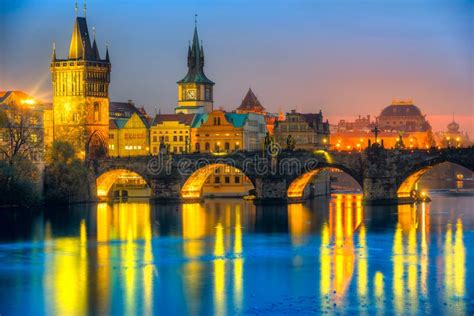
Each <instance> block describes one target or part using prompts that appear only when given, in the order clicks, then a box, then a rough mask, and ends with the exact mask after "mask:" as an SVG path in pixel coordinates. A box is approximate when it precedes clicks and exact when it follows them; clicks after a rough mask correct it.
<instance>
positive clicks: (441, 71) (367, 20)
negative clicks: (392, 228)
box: [0, 0, 474, 137]
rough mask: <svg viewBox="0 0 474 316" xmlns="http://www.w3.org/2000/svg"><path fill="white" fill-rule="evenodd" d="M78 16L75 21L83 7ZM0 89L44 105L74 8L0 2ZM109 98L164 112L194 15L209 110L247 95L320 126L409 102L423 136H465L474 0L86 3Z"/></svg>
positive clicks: (473, 82) (171, 102)
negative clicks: (425, 123)
mask: <svg viewBox="0 0 474 316" xmlns="http://www.w3.org/2000/svg"><path fill="white" fill-rule="evenodd" d="M78 3H79V8H80V10H79V15H83V10H82V6H83V1H82V0H80V1H78ZM0 4H1V8H2V9H1V11H0V90H24V91H26V92H30V93H32V94H33V95H34V96H37V97H39V98H42V99H43V100H45V101H48V100H49V101H50V100H51V99H52V91H51V83H50V72H49V62H50V58H51V47H52V43H53V42H55V43H56V47H57V56H58V58H65V57H66V56H67V51H68V48H69V40H70V37H71V33H72V27H73V23H74V16H75V15H74V14H75V13H74V0H0ZM86 14H87V21H88V25H89V28H90V29H92V27H93V26H95V28H96V30H97V41H98V44H99V48H100V49H101V53H102V57H103V56H104V55H105V45H106V44H108V45H109V51H110V58H111V62H112V77H111V85H110V95H111V100H112V101H126V100H133V101H134V102H135V103H136V104H137V105H140V106H141V105H143V106H145V108H146V109H147V110H148V111H149V112H150V113H151V114H153V113H155V111H156V110H157V109H160V110H161V112H162V113H166V112H172V111H173V109H174V108H175V107H176V104H177V85H176V81H178V80H180V79H182V77H184V76H185V74H186V70H187V68H186V56H187V45H188V42H189V41H190V40H191V39H192V34H193V27H194V15H195V14H198V29H199V36H200V39H201V40H203V42H204V50H205V56H206V66H205V72H206V75H207V76H208V77H209V78H210V79H211V80H213V81H214V82H216V85H215V87H214V101H215V103H214V104H215V108H219V107H222V108H224V109H226V110H232V109H234V108H236V107H237V106H239V105H240V102H241V100H242V99H243V97H244V95H245V93H246V91H247V90H248V88H249V87H251V88H252V90H253V91H254V92H255V93H256V95H257V96H258V98H259V99H260V101H261V103H262V104H263V105H264V106H265V107H266V108H267V110H269V111H271V112H278V111H279V110H282V111H289V110H290V109H296V110H298V111H301V112H316V111H319V110H320V109H321V110H322V111H323V114H324V115H325V117H328V118H329V119H330V122H331V123H333V124H335V123H337V121H338V119H340V118H353V117H356V116H357V115H363V116H365V115H367V114H370V115H372V116H377V115H379V114H380V111H381V110H382V109H383V108H384V107H385V106H387V105H388V104H390V102H391V100H392V99H406V98H410V99H413V101H414V102H415V104H416V105H418V106H419V107H420V109H421V110H422V112H423V113H425V114H427V118H428V120H429V121H430V122H431V123H432V125H433V127H434V129H435V130H445V129H446V125H447V124H448V123H449V122H450V121H451V118H452V116H453V115H454V117H455V120H456V121H458V122H459V123H460V124H461V129H463V130H467V131H468V132H469V133H470V134H471V135H472V136H473V137H474V75H473V72H474V66H473V60H474V0H199V1H197V0H182V1H180V0H142V1H138V0H137V1H128V0H88V1H87V13H86Z"/></svg>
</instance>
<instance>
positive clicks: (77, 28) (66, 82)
mask: <svg viewBox="0 0 474 316" xmlns="http://www.w3.org/2000/svg"><path fill="white" fill-rule="evenodd" d="M76 14H77V9H76ZM51 59H52V60H51V74H52V83H53V92H54V97H53V112H54V139H55V140H61V141H67V142H70V143H71V144H72V145H73V146H74V147H75V148H76V150H77V151H78V153H79V154H80V156H81V157H83V158H96V157H100V156H103V155H105V154H106V153H107V144H108V137H109V83H110V71H111V64H110V61H109V52H108V49H107V52H106V58H105V59H101V58H100V55H99V49H98V47H97V42H96V40H95V30H94V39H93V44H92V45H91V41H90V38H89V29H88V27H87V21H86V18H85V17H79V16H76V19H75V22H74V28H73V31H72V36H71V42H70V45H69V54H68V57H67V58H66V59H58V58H57V56H56V49H55V47H53V53H52V58H51Z"/></svg>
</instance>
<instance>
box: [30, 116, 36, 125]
mask: <svg viewBox="0 0 474 316" xmlns="http://www.w3.org/2000/svg"><path fill="white" fill-rule="evenodd" d="M30 124H31V125H36V124H38V118H37V117H36V116H32V117H30Z"/></svg>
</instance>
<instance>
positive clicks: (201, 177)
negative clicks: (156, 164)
mask: <svg viewBox="0 0 474 316" xmlns="http://www.w3.org/2000/svg"><path fill="white" fill-rule="evenodd" d="M220 168H222V169H229V170H230V171H232V172H235V173H237V174H241V175H243V177H244V178H247V179H249V180H250V182H251V183H252V186H253V188H255V183H254V181H253V180H252V179H251V178H250V177H248V176H247V175H246V174H245V173H244V172H242V170H241V169H239V168H237V167H235V166H232V165H229V164H226V163H223V162H217V163H212V164H209V165H205V166H203V167H201V168H199V169H197V170H196V171H194V172H193V173H192V174H191V175H190V176H189V177H187V178H186V180H185V181H184V184H183V185H182V186H181V190H180V195H181V198H183V199H197V198H201V197H202V193H203V192H202V191H203V187H204V184H205V183H206V180H207V179H208V178H209V177H210V176H211V175H212V174H214V173H215V171H216V170H218V169H220ZM223 184H225V183H223Z"/></svg>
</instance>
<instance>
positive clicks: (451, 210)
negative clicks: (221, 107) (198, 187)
mask: <svg viewBox="0 0 474 316" xmlns="http://www.w3.org/2000/svg"><path fill="white" fill-rule="evenodd" d="M473 263H474V197H467V196H462V197H454V196H441V195H439V196H436V195H435V196H432V202H431V203H427V204H420V205H418V206H411V205H404V206H394V207H368V206H363V205H362V203H361V196H360V195H334V196H332V198H319V199H315V200H313V201H312V202H308V203H305V204H289V205H283V206H275V205H268V206H254V205H253V204H252V202H245V201H243V200H206V201H205V202H204V203H203V204H182V205H167V206H163V205H153V204H149V203H147V202H146V201H142V202H140V201H136V202H129V203H118V204H106V203H102V204H98V205H76V206H74V207H73V208H71V209H45V210H15V209H12V210H9V209H0V314H1V315H31V314H35V315H39V314H59V315H73V314H97V313H100V314H106V313H107V314H113V315H119V314H130V315H135V314H157V313H159V314H162V315H180V314H203V315H209V314H217V315H224V314H236V313H237V314H240V313H245V314H280V315H282V314H295V313H298V314H320V313H321V312H324V313H326V312H327V313H329V314H333V313H335V314H340V313H355V314H379V315H389V314H452V315H464V314H472V313H473V312H474V267H473V266H474V264H473Z"/></svg>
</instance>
